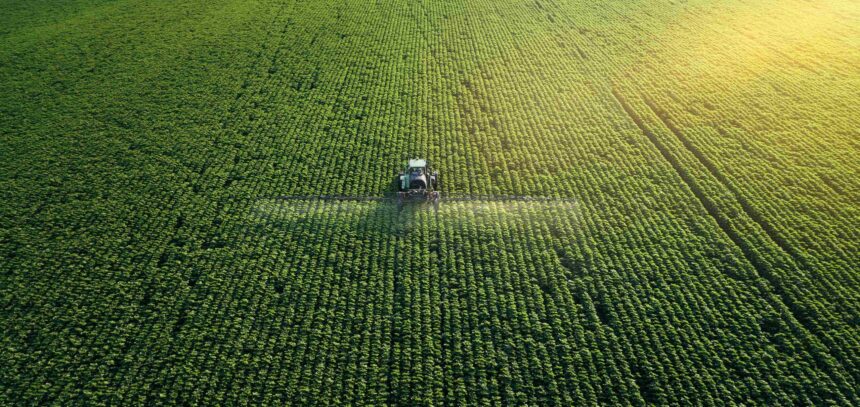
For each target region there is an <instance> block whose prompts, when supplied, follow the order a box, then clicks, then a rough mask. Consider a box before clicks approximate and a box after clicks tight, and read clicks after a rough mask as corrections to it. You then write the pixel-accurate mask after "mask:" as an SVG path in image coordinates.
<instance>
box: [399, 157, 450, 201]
mask: <svg viewBox="0 0 860 407" xmlns="http://www.w3.org/2000/svg"><path fill="white" fill-rule="evenodd" d="M398 181H399V182H398V190H397V203H398V204H403V203H404V202H432V203H433V204H434V205H438V204H439V198H440V194H439V191H437V190H436V188H437V186H438V182H439V173H438V172H436V171H432V170H431V168H430V167H429V166H428V165H427V160H423V159H411V160H409V161H408V162H407V163H406V168H405V169H404V170H403V171H400V173H399V174H398Z"/></svg>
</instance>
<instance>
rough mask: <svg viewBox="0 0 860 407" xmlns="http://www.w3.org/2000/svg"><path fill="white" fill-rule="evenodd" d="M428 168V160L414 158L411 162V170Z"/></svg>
mask: <svg viewBox="0 0 860 407" xmlns="http://www.w3.org/2000/svg"><path fill="white" fill-rule="evenodd" d="M426 166H427V160H422V159H420V158H413V159H411V160H409V168H424V167H426Z"/></svg>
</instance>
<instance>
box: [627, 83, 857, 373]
mask: <svg viewBox="0 0 860 407" xmlns="http://www.w3.org/2000/svg"><path fill="white" fill-rule="evenodd" d="M612 96H613V97H614V98H615V100H616V102H617V103H618V104H619V105H620V106H621V108H622V109H623V110H624V112H625V113H626V114H627V116H628V117H629V118H630V119H631V120H632V121H633V123H635V124H636V127H638V128H639V130H640V131H641V132H642V134H644V135H645V137H646V138H647V139H648V140H649V141H650V142H651V144H653V145H654V147H655V148H657V150H658V151H659V152H660V154H661V155H662V156H663V158H664V159H665V160H666V161H667V162H669V164H670V165H671V166H672V168H673V169H674V170H675V172H676V173H677V174H678V176H679V177H680V178H681V180H682V181H683V182H684V183H685V184H686V185H687V187H688V188H689V189H690V191H691V192H692V193H693V195H694V196H695V197H696V198H697V199H698V200H699V202H700V203H701V205H702V206H703V207H704V208H705V210H706V212H707V213H708V215H710V216H711V217H712V218H713V219H714V221H716V223H717V225H718V226H719V227H720V229H721V230H722V231H723V233H725V234H726V236H728V237H729V239H730V240H731V241H732V242H733V243H734V244H735V245H736V246H737V247H738V248H739V249H740V250H741V253H742V254H743V256H744V258H745V259H746V260H747V261H748V262H749V263H750V264H751V265H752V266H753V268H754V269H755V271H756V273H757V274H758V275H759V276H761V277H762V278H764V279H765V280H766V281H767V282H768V283H769V287H766V288H764V289H765V290H767V291H768V292H771V293H774V294H775V295H776V296H777V298H779V300H780V302H781V304H775V305H776V306H777V308H783V307H784V309H786V310H787V311H788V312H789V313H791V315H792V317H793V318H794V320H795V321H797V322H799V323H800V324H801V326H803V328H804V329H805V330H806V331H807V332H809V333H810V334H812V335H813V336H814V337H815V338H817V339H818V340H822V338H821V337H820V335H819V332H820V329H818V328H817V325H816V324H815V323H814V321H810V320H809V319H808V318H805V317H803V316H802V315H800V314H798V313H797V312H796V311H795V310H797V309H798V306H797V304H796V303H795V301H794V300H793V299H792V298H791V297H790V296H789V295H788V294H787V293H785V292H784V291H783V290H782V286H783V284H781V282H780V281H779V277H777V276H775V275H773V273H771V271H770V270H769V268H770V267H769V266H768V264H767V261H766V260H764V259H763V258H762V257H761V255H760V254H758V252H757V249H756V248H755V247H753V246H752V245H751V244H750V243H749V242H747V241H746V240H745V239H744V238H743V237H742V236H741V235H740V233H738V231H737V230H735V229H734V228H733V227H732V226H731V223H730V221H729V219H728V218H726V216H725V215H724V214H723V213H722V212H721V211H720V209H719V208H718V207H717V205H716V204H715V203H714V201H713V200H711V198H709V197H708V195H707V194H706V193H705V192H704V191H703V190H702V189H701V187H700V186H699V185H698V183H697V182H696V180H695V179H694V178H693V176H691V175H690V174H689V172H688V171H687V170H686V169H685V168H684V167H683V165H682V164H681V163H680V162H679V161H678V159H677V158H676V157H675V156H673V155H672V152H671V151H670V150H669V148H668V147H666V145H664V144H663V143H662V142H661V141H660V140H659V139H658V138H657V136H656V135H655V134H654V133H653V132H652V131H651V130H649V129H648V128H647V127H646V126H645V124H644V123H643V121H642V119H641V118H640V117H639V115H637V114H636V112H635V111H634V110H633V108H631V107H630V105H629V104H628V102H627V101H626V100H625V99H624V96H622V95H621V94H620V93H619V92H618V91H617V90H616V89H614V88H613V89H612ZM646 103H648V107H649V109H651V110H652V112H653V113H654V114H655V115H657V116H658V117H659V118H660V121H661V122H662V123H663V124H664V125H666V126H667V127H668V128H669V129H670V131H671V132H672V133H673V134H674V135H675V136H676V137H678V139H679V141H681V142H682V143H683V144H684V146H685V147H686V148H687V149H688V150H689V151H690V153H691V154H693V155H694V156H696V158H697V159H698V160H699V162H700V163H701V164H702V165H703V166H705V167H706V168H707V169H708V172H709V173H710V174H711V175H712V176H714V177H715V178H716V179H717V180H718V181H719V182H720V183H721V184H722V185H724V186H725V187H726V188H728V190H729V191H730V192H732V195H733V196H734V198H736V200H738V201H739V202H745V200H743V201H742V200H741V198H740V196H739V195H738V194H737V192H736V190H735V189H734V188H732V187H731V186H730V185H728V184H727V180H726V178H725V176H723V175H722V174H720V173H719V171H718V170H717V169H716V167H714V166H713V163H711V162H710V161H709V160H707V158H706V157H704V155H702V154H701V152H699V151H698V150H696V149H695V148H693V149H692V150H691V148H692V146H691V145H690V143H689V141H687V140H686V138H684V137H683V135H681V134H680V132H679V130H678V129H677V128H676V127H674V126H672V127H670V123H668V122H667V121H666V120H665V119H664V118H663V117H660V115H659V114H658V113H657V112H656V111H655V107H654V106H652V104H651V103H650V101H646ZM741 206H742V207H743V210H744V213H745V214H746V215H747V216H749V217H750V218H751V219H752V220H753V221H755V222H756V223H757V224H759V225H760V226H762V229H764V230H765V232H766V233H767V228H769V227H767V228H766V227H765V226H763V225H762V223H761V222H759V220H760V219H761V218H760V216H758V215H757V214H756V216H753V214H751V213H750V212H751V208H750V207H749V204H748V203H746V204H744V203H741ZM753 212H754V211H753ZM757 219H758V220H757ZM765 225H766V223H765ZM768 236H769V237H771V238H773V237H772V236H771V234H770V233H768ZM774 243H776V244H777V245H778V246H779V247H780V248H782V249H783V250H784V251H786V253H789V255H790V254H791V252H790V251H788V250H786V248H783V246H782V244H786V243H785V242H784V241H783V242H782V244H781V243H780V242H779V241H777V240H774ZM786 247H788V248H790V246H787V244H786ZM801 264H802V263H801ZM729 277H732V278H734V277H733V276H729ZM824 342H825V343H826V342H827V341H824ZM827 353H828V355H829V356H831V357H832V355H830V350H829V349H828V350H827ZM821 367H822V368H824V370H825V371H827V370H829V369H827V368H825V367H824V366H821ZM840 367H842V366H841V363H840Z"/></svg>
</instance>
